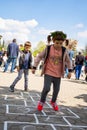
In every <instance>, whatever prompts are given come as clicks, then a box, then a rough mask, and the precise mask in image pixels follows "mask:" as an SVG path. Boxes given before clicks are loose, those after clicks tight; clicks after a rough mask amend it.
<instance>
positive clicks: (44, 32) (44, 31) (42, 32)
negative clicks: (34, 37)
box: [38, 28, 53, 35]
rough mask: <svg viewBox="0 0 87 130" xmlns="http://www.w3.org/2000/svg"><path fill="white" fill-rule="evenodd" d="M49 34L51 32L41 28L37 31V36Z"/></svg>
mask: <svg viewBox="0 0 87 130" xmlns="http://www.w3.org/2000/svg"><path fill="white" fill-rule="evenodd" d="M50 32H53V30H47V29H44V28H42V29H40V30H39V31H38V33H39V34H43V35H48V34H50Z"/></svg>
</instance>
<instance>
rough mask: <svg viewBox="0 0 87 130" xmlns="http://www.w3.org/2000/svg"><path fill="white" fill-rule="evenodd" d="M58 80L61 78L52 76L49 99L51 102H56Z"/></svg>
mask: <svg viewBox="0 0 87 130" xmlns="http://www.w3.org/2000/svg"><path fill="white" fill-rule="evenodd" d="M60 82H61V78H55V77H53V95H52V100H51V101H52V102H56V99H57V95H58V93H59V90H60Z"/></svg>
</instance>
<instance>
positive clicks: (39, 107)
mask: <svg viewBox="0 0 87 130" xmlns="http://www.w3.org/2000/svg"><path fill="white" fill-rule="evenodd" d="M43 104H44V103H43V102H39V103H38V105H37V109H38V111H42V110H43Z"/></svg>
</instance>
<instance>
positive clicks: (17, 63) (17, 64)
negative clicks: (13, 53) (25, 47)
mask: <svg viewBox="0 0 87 130" xmlns="http://www.w3.org/2000/svg"><path fill="white" fill-rule="evenodd" d="M20 55H21V54H20V52H19V54H18V57H17V62H16V66H19V59H20Z"/></svg>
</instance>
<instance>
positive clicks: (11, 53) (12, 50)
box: [7, 42, 19, 58]
mask: <svg viewBox="0 0 87 130" xmlns="http://www.w3.org/2000/svg"><path fill="white" fill-rule="evenodd" d="M18 52H19V47H18V45H17V44H16V43H13V42H12V43H10V44H9V45H8V48H7V56H8V57H10V58H17V56H18Z"/></svg>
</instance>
